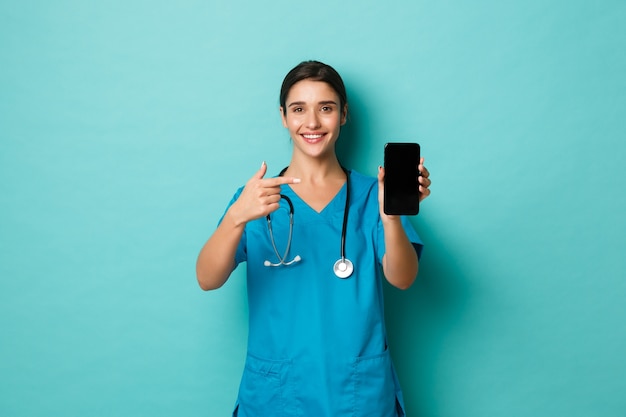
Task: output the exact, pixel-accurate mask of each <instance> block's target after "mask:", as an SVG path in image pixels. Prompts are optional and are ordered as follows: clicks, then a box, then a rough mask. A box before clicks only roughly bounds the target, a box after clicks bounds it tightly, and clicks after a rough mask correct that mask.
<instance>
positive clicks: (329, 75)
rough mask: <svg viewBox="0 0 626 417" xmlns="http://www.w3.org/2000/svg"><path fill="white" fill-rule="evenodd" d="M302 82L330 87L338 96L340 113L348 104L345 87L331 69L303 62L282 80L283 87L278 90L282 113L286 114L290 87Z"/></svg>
mask: <svg viewBox="0 0 626 417" xmlns="http://www.w3.org/2000/svg"><path fill="white" fill-rule="evenodd" d="M302 80H311V81H323V82H325V83H326V84H328V85H330V86H331V87H332V89H333V90H335V92H336V93H337V95H338V96H339V108H340V109H341V110H342V111H343V110H344V108H345V106H346V104H348V96H347V94H346V87H345V86H344V84H343V80H342V79H341V76H340V75H339V73H338V72H337V71H335V69H334V68H333V67H331V66H330V65H327V64H324V63H322V62H319V61H304V62H301V63H300V64H298V65H296V66H295V67H294V68H293V69H292V70H291V71H289V72H288V73H287V75H286V76H285V79H284V80H283V85H282V86H281V88H280V107H281V108H282V109H283V113H285V114H286V113H287V108H286V101H287V95H288V94H289V91H290V90H291V87H293V86H294V84H296V83H297V82H299V81H302Z"/></svg>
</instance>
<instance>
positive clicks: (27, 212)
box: [0, 0, 626, 417]
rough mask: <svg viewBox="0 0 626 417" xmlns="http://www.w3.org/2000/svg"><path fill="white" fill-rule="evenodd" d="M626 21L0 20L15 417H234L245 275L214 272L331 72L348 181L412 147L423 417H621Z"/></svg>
mask: <svg viewBox="0 0 626 417" xmlns="http://www.w3.org/2000/svg"><path fill="white" fill-rule="evenodd" d="M625 21H626V2H624V1H621V0H615V1H611V0H604V1H602V0H599V1H582V0H569V1H565V0H555V1H544V0H526V1H521V0H518V1H496V0H477V1H460V0H449V1H422V0H418V1H408V0H406V1H392V0H391V1H385V2H383V1H371V0H364V1H358V2H347V1H343V2H341V1H336V2H333V1H327V0H320V1H317V2H304V3H302V2H291V1H285V0H273V1H270V2H253V1H249V2H243V1H199V0H198V1H193V0H179V1H176V2H173V1H171V2H166V1H147V0H143V1H142V0H124V1H121V0H109V1H102V2H95V1H82V0H59V1H43V0H40V1H37V0H22V1H10V0H5V1H3V2H1V3H0V415H2V416H7V417H22V416H23V417H26V416H28V417H32V416H67V417H73V416H153V417H154V416H227V415H229V412H230V411H231V409H232V406H233V403H234V400H235V396H236V393H237V388H238V383H239V378H240V373H241V371H242V368H243V360H244V355H245V344H246V334H247V311H246V296H245V279H244V278H245V277H244V274H243V271H242V269H243V268H241V269H240V270H237V271H236V272H235V273H234V274H233V276H232V277H231V279H230V281H229V282H228V283H227V284H226V285H225V286H224V287H223V288H222V289H220V290H218V291H214V292H209V293H205V292H203V291H201V290H200V289H199V287H198V286H197V284H196V280H195V269H194V268H195V258H196V255H197V253H198V251H199V249H200V247H201V246H202V244H203V243H204V241H205V240H206V239H207V238H208V236H209V235H210V233H211V232H212V231H213V229H214V227H215V225H216V222H217V220H218V218H219V216H220V215H221V214H222V211H223V210H224V207H225V205H226V203H227V202H228V200H229V199H230V197H231V196H232V194H233V192H234V191H235V189H236V187H238V186H239V185H241V184H243V183H244V182H245V181H246V180H247V179H248V178H249V177H250V176H251V175H252V174H253V173H254V172H255V171H256V170H257V169H258V167H259V165H260V164H261V162H262V161H263V160H265V161H267V163H268V166H269V169H270V171H271V172H273V173H276V172H278V170H280V168H282V167H283V166H284V165H286V164H287V163H288V160H289V156H290V151H291V144H290V141H289V138H288V135H287V132H286V131H285V130H284V129H283V128H282V125H281V123H280V118H279V113H278V110H277V108H278V91H279V88H280V83H281V81H282V78H283V76H284V75H285V73H286V72H287V71H288V70H289V69H290V68H291V67H293V66H294V65H295V64H297V63H299V62H300V61H302V60H304V59H310V58H315V59H319V60H322V61H326V62H327V63H329V64H331V65H333V66H334V67H336V68H337V70H338V71H339V72H340V73H341V74H342V75H343V77H344V79H345V81H346V84H347V87H348V93H349V99H350V101H351V119H350V121H349V124H348V126H346V128H345V130H344V132H343V136H342V139H341V140H342V142H341V144H340V153H341V155H342V157H343V159H344V162H345V163H346V164H347V165H349V166H351V167H352V168H355V169H357V170H360V171H362V172H364V173H367V174H372V175H373V174H375V172H376V167H377V166H378V165H379V164H381V162H382V149H383V145H384V143H385V142H388V141H417V142H419V143H420V144H421V145H422V153H423V155H424V156H425V157H426V161H427V166H428V167H429V169H430V171H431V173H432V179H433V186H432V196H431V198H429V199H428V200H427V201H426V202H425V203H424V204H423V206H422V211H421V213H420V215H419V216H417V217H416V218H415V219H414V224H415V226H416V228H417V229H418V230H419V233H420V234H421V235H422V237H423V239H424V241H425V243H426V247H425V250H424V253H423V258H422V265H421V273H420V277H419V279H418V281H417V282H416V284H415V285H414V286H413V287H412V288H411V289H410V290H408V291H405V292H402V291H399V290H395V289H393V288H391V287H389V286H387V287H386V289H385V291H386V294H385V297H386V302H387V319H388V326H389V332H390V339H391V349H392V354H393V357H394V360H395V362H396V365H397V368H398V372H399V375H400V378H401V382H402V384H403V386H404V390H405V398H406V402H407V409H408V414H409V417H486V416H487V417H488V416H508V417H527V416H534V417H544V416H545V417H554V416H568V417H589V416H602V417H621V416H624V415H626V414H625V413H626V396H625V395H624V393H625V392H626V355H625V353H624V352H626V329H625V327H624V321H625V319H626V302H625V300H626V273H625V269H626V268H625V267H626V256H625V255H624V250H625V249H626V222H625V221H624V214H625V213H626V197H625V193H624V191H623V189H624V186H625V185H626V184H625V181H624V178H625V177H626V168H625V164H624V157H626V145H625V142H626V77H625V74H626V55H625V51H626V45H625V43H626V25H625V24H624V22H625Z"/></svg>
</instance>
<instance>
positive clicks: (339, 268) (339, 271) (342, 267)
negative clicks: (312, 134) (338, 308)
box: [264, 167, 354, 278]
mask: <svg viewBox="0 0 626 417" xmlns="http://www.w3.org/2000/svg"><path fill="white" fill-rule="evenodd" d="M287 168H288V167H286V168H284V169H283V170H282V171H281V172H280V174H279V176H282V175H283V174H284V173H285V171H286V170H287ZM341 169H343V171H344V172H345V174H346V204H345V207H344V210H343V224H342V226H341V242H340V244H341V247H340V253H341V258H339V259H338V260H337V262H335V263H334V264H333V272H334V273H335V275H337V277H339V278H348V277H349V276H350V275H352V272H353V271H354V265H353V264H352V262H351V261H350V260H349V259H347V258H346V232H347V229H348V213H349V212H350V172H349V171H348V170H347V169H346V168H344V167H341ZM280 198H281V199H284V200H285V201H287V204H289V237H288V239H287V247H286V248H285V253H284V254H283V256H280V253H279V252H278V248H277V247H276V241H275V239H274V233H273V231H272V219H271V217H270V215H269V214H268V215H267V216H266V219H267V228H268V231H269V235H270V241H271V243H272V248H273V249H274V253H275V254H276V257H277V258H278V262H277V263H272V262H270V261H269V260H266V261H265V262H264V265H265V266H281V265H284V266H288V265H291V264H293V263H295V262H299V261H301V260H302V258H300V255H296V256H295V257H294V258H293V260H291V261H286V259H287V255H288V254H289V249H290V248H291V239H292V236H293V216H294V207H293V203H292V202H291V199H290V198H289V197H287V196H286V195H284V194H280Z"/></svg>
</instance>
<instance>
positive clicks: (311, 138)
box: [300, 133, 325, 143]
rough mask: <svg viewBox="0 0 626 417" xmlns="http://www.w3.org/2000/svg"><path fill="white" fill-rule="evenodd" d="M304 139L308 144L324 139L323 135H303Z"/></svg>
mask: <svg viewBox="0 0 626 417" xmlns="http://www.w3.org/2000/svg"><path fill="white" fill-rule="evenodd" d="M300 136H302V138H303V139H304V140H305V141H306V142H308V143H317V142H319V141H321V140H322V139H323V138H324V136H325V135H324V134H323V133H303V134H302V135H300Z"/></svg>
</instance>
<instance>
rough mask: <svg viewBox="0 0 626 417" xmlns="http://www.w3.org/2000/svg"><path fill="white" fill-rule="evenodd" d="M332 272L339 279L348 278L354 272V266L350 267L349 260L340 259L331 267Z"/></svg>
mask: <svg viewBox="0 0 626 417" xmlns="http://www.w3.org/2000/svg"><path fill="white" fill-rule="evenodd" d="M333 271H334V272H335V275H337V277H339V278H348V277H349V276H350V275H352V272H353V271H354V265H352V262H350V260H349V259H346V258H340V259H338V260H337V262H335V265H333Z"/></svg>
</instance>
